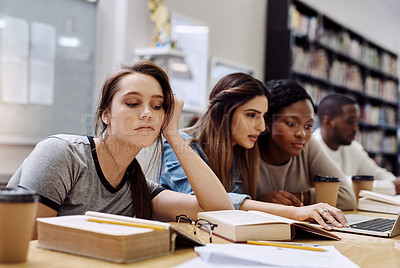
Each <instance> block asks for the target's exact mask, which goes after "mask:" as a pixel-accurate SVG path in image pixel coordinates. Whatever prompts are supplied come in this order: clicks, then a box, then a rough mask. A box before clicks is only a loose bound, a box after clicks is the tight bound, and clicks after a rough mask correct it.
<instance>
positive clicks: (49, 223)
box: [37, 212, 173, 263]
mask: <svg viewBox="0 0 400 268" xmlns="http://www.w3.org/2000/svg"><path fill="white" fill-rule="evenodd" d="M89 219H92V220H95V221H89ZM96 221H97V222H96ZM105 222H108V223H105ZM110 222H112V223H110ZM121 224H122V225H121ZM127 225H131V226H127ZM132 225H136V226H147V227H145V228H143V227H133V226H132ZM37 228H38V244H37V246H38V247H41V248H46V249H52V250H58V251H63V252H67V253H72V254H76V255H81V256H87V257H92V258H97V259H102V260H107V261H112V262H118V263H127V262H134V261H139V260H143V259H147V258H151V257H155V256H159V255H164V254H168V253H169V251H170V249H171V246H173V245H172V243H171V235H170V228H169V224H167V223H162V222H157V221H150V220H142V219H137V218H132V217H125V216H118V215H112V214H106V213H97V212H87V214H86V215H73V216H59V217H50V218H38V219H37Z"/></svg>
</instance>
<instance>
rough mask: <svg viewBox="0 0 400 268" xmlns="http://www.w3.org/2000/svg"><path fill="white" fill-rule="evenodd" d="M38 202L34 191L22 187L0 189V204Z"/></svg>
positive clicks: (37, 196)
mask: <svg viewBox="0 0 400 268" xmlns="http://www.w3.org/2000/svg"><path fill="white" fill-rule="evenodd" d="M37 201H39V195H37V194H36V192H35V191H33V190H29V189H25V188H22V187H16V188H13V187H0V202H6V203H31V202H37Z"/></svg>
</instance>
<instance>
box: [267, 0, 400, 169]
mask: <svg viewBox="0 0 400 268" xmlns="http://www.w3.org/2000/svg"><path fill="white" fill-rule="evenodd" d="M267 13H268V15H267V19H268V21H267V40H266V43H267V47H266V60H265V62H266V65H265V76H264V77H265V80H266V81H268V80H271V79H283V78H291V79H294V80H297V81H298V82H300V83H301V84H302V85H303V86H304V87H305V88H306V89H307V91H308V92H309V93H310V95H311V97H312V98H313V100H314V102H315V103H316V104H318V103H319V101H320V100H321V98H322V97H323V96H325V95H327V94H329V93H333V92H337V93H343V94H347V95H350V96H351V97H353V98H355V99H356V100H357V101H358V103H359V104H360V108H361V118H360V132H359V135H358V136H357V138H356V139H357V140H358V141H360V142H361V143H362V144H363V146H364V147H365V149H366V150H367V152H368V153H369V155H370V156H371V157H372V158H374V159H375V160H376V161H377V163H378V164H379V165H381V166H383V167H385V168H387V169H388V170H391V171H392V172H394V173H395V174H396V175H399V173H400V168H399V164H398V159H400V156H399V155H398V153H397V152H398V147H399V141H398V140H399V139H398V138H397V136H398V134H397V125H398V109H399V105H398V103H399V101H398V83H399V79H398V77H397V70H396V65H397V55H396V54H395V53H393V52H391V51H389V50H387V49H385V48H383V47H382V46H380V45H378V44H376V43H374V42H372V41H370V40H368V39H367V38H365V37H363V36H361V35H359V34H358V33H357V32H355V31H353V30H352V29H349V28H348V27H345V26H343V25H341V24H340V23H338V22H336V21H334V20H333V19H331V18H329V17H328V16H326V15H324V14H322V13H320V12H318V11H317V10H315V9H313V8H312V7H310V6H308V5H307V4H305V3H303V2H300V1H299V0H269V1H268V6H267ZM317 108H318V107H317Z"/></svg>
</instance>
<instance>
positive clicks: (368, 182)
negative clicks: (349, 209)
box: [351, 175, 374, 203]
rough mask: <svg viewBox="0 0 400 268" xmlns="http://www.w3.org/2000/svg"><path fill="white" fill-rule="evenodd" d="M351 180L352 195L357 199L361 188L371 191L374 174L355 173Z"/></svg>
mask: <svg viewBox="0 0 400 268" xmlns="http://www.w3.org/2000/svg"><path fill="white" fill-rule="evenodd" d="M351 180H352V182H353V191H354V195H355V196H356V198H357V203H358V199H359V198H360V191H361V190H368V191H372V188H373V184H374V176H366V175H357V176H353V177H351Z"/></svg>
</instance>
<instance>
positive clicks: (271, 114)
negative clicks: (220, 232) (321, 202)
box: [257, 80, 356, 214]
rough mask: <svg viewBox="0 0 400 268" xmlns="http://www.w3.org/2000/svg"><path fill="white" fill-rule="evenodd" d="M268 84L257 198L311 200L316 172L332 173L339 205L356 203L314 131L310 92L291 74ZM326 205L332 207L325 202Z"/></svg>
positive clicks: (296, 202) (287, 201) (294, 203)
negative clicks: (336, 179)
mask: <svg viewBox="0 0 400 268" xmlns="http://www.w3.org/2000/svg"><path fill="white" fill-rule="evenodd" d="M267 87H268V88H269V89H270V90H271V93H272V97H271V101H270V106H269V110H268V113H267V115H266V117H265V122H266V129H267V130H266V132H265V133H264V134H263V135H261V136H260V137H259V139H258V146H259V149H260V155H261V165H260V177H259V181H258V185H257V186H258V188H257V199H258V200H262V201H267V202H273V203H279V204H284V205H290V206H303V205H309V204H314V203H315V189H314V188H313V185H314V183H313V179H314V177H315V176H316V175H323V176H334V177H338V178H339V179H340V186H339V195H338V201H337V207H338V208H340V209H354V208H355V204H356V199H355V196H354V194H353V191H352V189H351V185H350V184H349V183H348V181H347V180H346V176H345V175H344V174H343V172H342V171H341V170H340V169H339V168H338V167H337V166H336V165H335V163H333V162H332V160H331V159H330V158H329V156H328V155H327V154H326V153H325V152H324V150H323V149H322V148H321V147H320V146H319V144H318V143H317V142H316V141H315V140H314V138H313V137H312V131H313V126H314V104H313V101H312V99H311V97H310V96H309V95H308V93H307V92H306V90H305V89H304V88H303V87H302V86H301V85H300V84H298V83H297V82H295V81H292V80H274V81H270V82H268V83H267ZM324 208H325V209H328V210H329V211H332V210H333V209H334V208H333V207H331V206H329V207H328V205H327V204H325V207H324ZM321 211H324V212H325V210H321ZM326 214H328V213H326Z"/></svg>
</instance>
